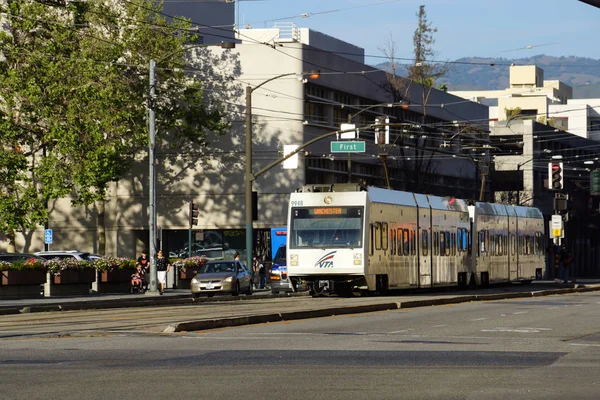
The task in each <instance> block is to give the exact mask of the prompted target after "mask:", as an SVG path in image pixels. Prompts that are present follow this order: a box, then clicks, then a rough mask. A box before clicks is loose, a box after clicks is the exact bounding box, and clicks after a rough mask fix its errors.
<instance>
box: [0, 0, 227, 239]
mask: <svg viewBox="0 0 600 400" xmlns="http://www.w3.org/2000/svg"><path fill="white" fill-rule="evenodd" d="M161 10H162V5H161V4H158V5H155V4H154V2H153V1H150V0H135V1H130V0H123V1H115V2H114V3H110V2H106V1H102V0H88V1H87V2H60V1H53V2H48V1H46V2H43V3H42V2H36V1H32V0H6V1H4V2H0V12H2V13H3V14H2V15H4V16H5V17H4V18H5V20H4V21H3V26H4V28H5V30H4V31H0V49H2V50H1V56H0V131H1V132H2V135H1V136H0V160H1V161H0V232H3V233H5V234H7V235H8V237H9V241H10V242H12V243H11V244H12V245H13V246H14V234H15V231H24V230H28V229H32V228H35V227H36V226H38V225H40V224H42V223H43V222H44V221H46V220H47V218H48V211H47V209H46V206H45V201H47V200H53V199H58V198H63V197H70V198H71V199H72V203H73V205H90V204H93V203H94V202H96V201H100V202H101V201H102V200H103V199H104V197H105V191H106V189H107V186H108V184H109V183H110V182H115V181H118V180H119V179H120V178H122V177H123V176H124V175H125V174H126V173H128V171H129V170H130V168H131V165H132V164H133V162H134V161H135V157H136V155H137V154H138V153H139V152H140V150H141V149H145V148H146V146H147V145H148V137H147V128H146V113H147V102H148V101H155V107H156V108H157V109H159V110H160V118H159V119H158V120H157V132H158V133H159V135H161V134H162V135H166V134H168V135H169V137H170V143H171V145H172V146H174V147H181V146H185V145H189V143H195V144H196V145H199V146H207V145H208V143H207V142H206V134H207V132H216V133H219V134H222V133H224V132H225V130H226V129H227V127H228V124H227V122H226V121H225V120H224V115H223V112H222V107H221V104H220V102H219V101H218V100H217V99H212V101H211V102H210V106H209V105H207V104H206V101H205V100H206V99H207V96H206V95H205V93H203V91H202V85H201V81H200V79H198V76H197V75H194V74H189V73H186V72H185V71H184V69H183V68H180V66H181V65H182V64H184V57H185V51H184V50H185V47H184V46H185V44H186V43H194V42H195V41H196V40H197V36H196V35H195V34H194V33H193V32H192V30H191V29H190V22H189V21H187V20H184V19H182V18H177V19H174V20H173V21H172V22H168V21H167V20H166V19H165V18H164V17H163V16H162V15H161V14H160V12H161ZM167 55H168V57H167V58H166V59H165V60H163V61H162V62H161V64H160V67H161V68H158V69H157V71H158V72H157V81H158V82H160V85H159V86H158V87H157V95H158V96H157V98H156V99H148V95H147V94H148V65H149V60H150V59H156V60H161V59H162V58H163V57H165V56H167Z"/></svg>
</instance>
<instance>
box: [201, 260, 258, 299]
mask: <svg viewBox="0 0 600 400" xmlns="http://www.w3.org/2000/svg"><path fill="white" fill-rule="evenodd" d="M253 286H254V282H252V275H251V274H250V272H249V271H248V269H247V268H246V266H245V265H244V263H242V262H241V261H238V260H231V261H209V262H207V263H206V264H204V266H203V267H202V269H200V272H199V273H198V274H197V275H196V276H195V277H194V278H193V279H192V281H191V282H190V288H191V290H192V296H194V297H200V296H202V295H207V296H209V297H210V296H213V295H214V294H215V293H230V294H231V295H232V296H237V295H239V294H240V293H245V294H247V295H251V294H252V289H253Z"/></svg>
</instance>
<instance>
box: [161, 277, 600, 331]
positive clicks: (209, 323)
mask: <svg viewBox="0 0 600 400" xmlns="http://www.w3.org/2000/svg"><path fill="white" fill-rule="evenodd" d="M598 290H600V285H597V286H594V287H586V286H583V285H580V286H578V287H574V288H561V289H546V290H541V291H535V292H533V291H532V292H516V293H494V294H476V295H469V296H457V297H449V298H445V299H426V300H410V301H404V302H393V303H381V304H370V305H363V306H348V307H334V308H323V309H316V310H304V311H291V312H284V313H270V314H259V315H250V316H245V317H228V318H213V319H205V320H198V321H187V322H181V323H176V324H171V325H169V326H167V327H166V328H165V329H164V330H163V333H176V332H191V331H204V330H210V329H218V328H227V327H233V326H242V325H256V324H263V323H269V322H282V321H293V320H298V319H309V318H323V317H331V316H335V315H348V314H360V313H367V312H376V311H387V310H399V309H407V308H417V307H428V306H439V305H446V304H459V303H469V302H473V301H492V300H503V299H515V298H526V297H541V296H549V295H559V294H567V293H583V292H592V291H598Z"/></svg>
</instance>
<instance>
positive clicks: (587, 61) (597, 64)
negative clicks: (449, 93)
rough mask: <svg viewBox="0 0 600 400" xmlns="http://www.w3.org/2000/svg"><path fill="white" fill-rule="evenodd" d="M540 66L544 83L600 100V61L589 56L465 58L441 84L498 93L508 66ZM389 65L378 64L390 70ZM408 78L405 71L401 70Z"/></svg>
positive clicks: (452, 64)
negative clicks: (559, 84)
mask: <svg viewBox="0 0 600 400" xmlns="http://www.w3.org/2000/svg"><path fill="white" fill-rule="evenodd" d="M511 63H515V64H518V65H537V66H538V67H540V68H542V69H543V70H544V80H559V81H561V82H563V83H566V84H567V85H569V86H571V87H572V88H573V97H574V98H600V60H596V59H593V58H585V57H573V56H569V57H552V56H546V55H537V56H533V57H526V58H517V59H506V58H481V57H464V58H460V59H458V60H455V61H452V62H450V63H449V64H448V66H449V68H450V71H449V72H448V74H447V75H446V76H445V77H444V78H443V79H441V80H440V81H439V82H438V83H440V84H441V83H444V84H446V85H447V86H448V90H486V89H487V90H497V89H505V88H507V87H508V70H509V68H508V66H509V65H510V64H511ZM386 67H387V63H383V64H379V65H377V68H381V69H386ZM399 72H400V74H402V75H404V74H405V73H406V71H405V70H402V69H401V70H400V71H399Z"/></svg>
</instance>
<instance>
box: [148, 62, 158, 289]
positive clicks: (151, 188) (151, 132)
mask: <svg viewBox="0 0 600 400" xmlns="http://www.w3.org/2000/svg"><path fill="white" fill-rule="evenodd" d="M155 67H156V62H155V61H154V60H150V82H149V83H150V96H149V98H148V136H149V137H150V144H149V146H148V181H149V184H148V202H149V207H148V212H149V214H150V215H149V221H148V225H149V230H150V239H149V241H150V254H149V256H150V282H149V286H148V293H149V294H158V287H157V284H156V281H157V274H156V263H155V262H154V261H155V259H156V258H155V256H156V189H155V185H156V178H155V175H156V174H155V170H154V168H155V164H156V163H155V155H154V150H155V148H156V114H155V110H154V106H155V103H154V96H155V86H156V79H155Z"/></svg>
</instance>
